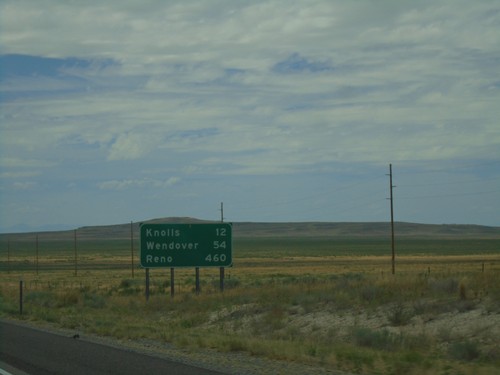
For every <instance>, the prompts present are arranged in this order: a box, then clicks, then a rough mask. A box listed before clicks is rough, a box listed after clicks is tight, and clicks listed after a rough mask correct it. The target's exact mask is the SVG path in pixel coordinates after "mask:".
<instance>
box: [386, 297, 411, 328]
mask: <svg viewBox="0 0 500 375" xmlns="http://www.w3.org/2000/svg"><path fill="white" fill-rule="evenodd" d="M412 317H413V311H412V310H410V309H409V308H407V307H405V305H404V304H403V303H401V302H398V303H396V304H395V305H394V306H393V307H392V308H390V309H389V310H388V312H387V319H388V320H389V322H390V323H391V324H392V325H393V326H404V325H406V324H408V323H409V322H410V320H411V318H412Z"/></svg>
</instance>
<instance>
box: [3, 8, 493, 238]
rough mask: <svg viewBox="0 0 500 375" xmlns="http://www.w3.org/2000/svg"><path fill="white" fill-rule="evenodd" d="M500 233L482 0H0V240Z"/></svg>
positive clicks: (489, 52)
mask: <svg viewBox="0 0 500 375" xmlns="http://www.w3.org/2000/svg"><path fill="white" fill-rule="evenodd" d="M390 163H392V167H393V184H394V185H396V186H397V187H396V188H395V189H394V212H395V219H396V220H398V221H409V222H423V223H467V224H469V223H470V224H483V225H492V226H499V225H500V214H499V212H500V3H499V2H498V1H493V0H492V1H488V0H484V1H482V0H479V1H469V0H463V1H460V0H449V1H434V0H432V1H383V0H381V1H361V0H360V1H334V0H307V1H306V0H267V1H259V0H251V1H250V0H248V1H246V0H241V1H236V0H192V1H191V0H190V1H184V0H182V1H181V0H168V1H164V0H162V1H160V0H141V1H136V0H115V1H105V0H99V1H97V0H92V1H91V0H89V1H83V0H82V1H78V0H75V1H64V2H62V1H58V0H25V1H17V0H0V232H9V231H24V230H34V229H37V230H38V229H57V228H75V227H78V226H83V225H97V224H117V223H126V222H130V221H141V220H146V219H150V218H157V217H166V216H191V217H197V218H201V219H214V220H216V219H219V218H220V204H221V202H224V216H225V220H227V221H389V220H390V210H389V201H388V200H387V198H388V197H389V178H388V176H387V174H388V173H389V164H390Z"/></svg>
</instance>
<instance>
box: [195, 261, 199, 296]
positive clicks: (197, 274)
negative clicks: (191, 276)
mask: <svg viewBox="0 0 500 375" xmlns="http://www.w3.org/2000/svg"><path fill="white" fill-rule="evenodd" d="M195 271H196V272H195V273H196V294H200V268H199V267H196V269H195Z"/></svg>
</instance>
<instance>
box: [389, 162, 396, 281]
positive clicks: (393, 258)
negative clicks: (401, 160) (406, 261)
mask: <svg viewBox="0 0 500 375" xmlns="http://www.w3.org/2000/svg"><path fill="white" fill-rule="evenodd" d="M395 187H396V186H394V185H393V184H392V164H389V191H390V194H391V195H390V198H389V200H390V201H391V248H392V274H393V275H394V274H395V272H396V253H395V250H394V203H393V197H392V189H393V188H395Z"/></svg>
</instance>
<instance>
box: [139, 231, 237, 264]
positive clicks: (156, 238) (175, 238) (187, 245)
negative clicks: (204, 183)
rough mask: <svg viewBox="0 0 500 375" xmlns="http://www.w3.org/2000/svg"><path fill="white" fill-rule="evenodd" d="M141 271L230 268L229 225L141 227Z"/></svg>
mask: <svg viewBox="0 0 500 375" xmlns="http://www.w3.org/2000/svg"><path fill="white" fill-rule="evenodd" d="M140 234H141V241H140V242H141V266H142V267H144V268H178V267H195V268H197V267H230V266H231V265H232V263H233V257H232V226H231V224H228V223H213V224H212V223H210V224H142V225H141V230H140Z"/></svg>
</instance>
